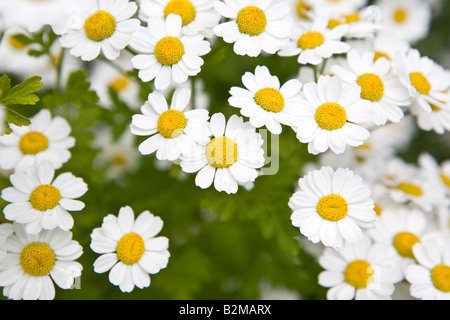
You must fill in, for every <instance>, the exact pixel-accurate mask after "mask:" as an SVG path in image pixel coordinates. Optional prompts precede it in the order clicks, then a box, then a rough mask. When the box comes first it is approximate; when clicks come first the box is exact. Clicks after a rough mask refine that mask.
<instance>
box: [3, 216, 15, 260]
mask: <svg viewBox="0 0 450 320" xmlns="http://www.w3.org/2000/svg"><path fill="white" fill-rule="evenodd" d="M13 232H14V228H13V225H12V224H11V223H2V224H0V258H1V260H0V261H3V258H4V256H5V254H6V249H5V242H6V239H7V238H8V237H9V236H10V235H11V234H12V233H13ZM1 263H2V262H0V264H1Z"/></svg>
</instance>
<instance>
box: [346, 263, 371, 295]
mask: <svg viewBox="0 0 450 320" xmlns="http://www.w3.org/2000/svg"><path fill="white" fill-rule="evenodd" d="M344 277H345V281H346V282H347V283H348V284H349V285H351V286H353V287H355V288H356V289H362V288H365V287H367V285H369V283H370V282H371V281H372V279H373V268H372V266H371V265H370V263H368V262H367V261H364V260H355V261H353V262H350V263H349V264H348V266H347V268H346V269H345V272H344Z"/></svg>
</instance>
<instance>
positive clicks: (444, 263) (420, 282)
mask: <svg viewBox="0 0 450 320" xmlns="http://www.w3.org/2000/svg"><path fill="white" fill-rule="evenodd" d="M412 250H413V252H414V256H415V258H416V261H417V264H412V265H410V266H409V267H408V269H407V270H406V279H407V280H408V282H409V283H411V287H410V293H411V295H412V296H413V297H415V298H417V299H421V300H450V243H449V240H448V239H447V242H446V245H438V244H437V243H435V242H431V241H430V242H428V243H426V244H421V243H417V244H415V245H414V246H413V249H412Z"/></svg>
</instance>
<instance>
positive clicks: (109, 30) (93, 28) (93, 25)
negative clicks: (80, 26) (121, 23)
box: [84, 10, 116, 41]
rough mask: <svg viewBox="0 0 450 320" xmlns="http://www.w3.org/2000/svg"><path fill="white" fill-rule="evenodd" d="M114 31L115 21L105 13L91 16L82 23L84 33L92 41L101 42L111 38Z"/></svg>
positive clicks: (95, 13) (101, 11)
mask: <svg viewBox="0 0 450 320" xmlns="http://www.w3.org/2000/svg"><path fill="white" fill-rule="evenodd" d="M115 30H116V19H114V17H113V16H112V15H111V14H110V13H109V12H106V11H103V10H99V11H97V12H94V13H93V14H91V15H90V16H89V17H88V18H87V19H86V21H85V22H84V32H85V33H86V36H87V37H88V38H89V39H91V40H92V41H102V40H105V39H107V38H109V37H111V36H112V35H113V33H114V31H115Z"/></svg>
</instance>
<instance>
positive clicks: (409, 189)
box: [397, 182, 423, 197]
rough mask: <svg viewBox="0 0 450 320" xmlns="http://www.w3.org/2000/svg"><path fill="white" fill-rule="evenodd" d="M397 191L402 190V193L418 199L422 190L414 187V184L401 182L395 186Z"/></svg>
mask: <svg viewBox="0 0 450 320" xmlns="http://www.w3.org/2000/svg"><path fill="white" fill-rule="evenodd" d="M397 189H399V190H402V191H403V192H404V193H407V194H409V195H412V196H416V197H420V196H421V195H423V191H422V188H421V187H419V186H416V185H415V184H412V183H409V182H402V183H399V185H398V186H397Z"/></svg>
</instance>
